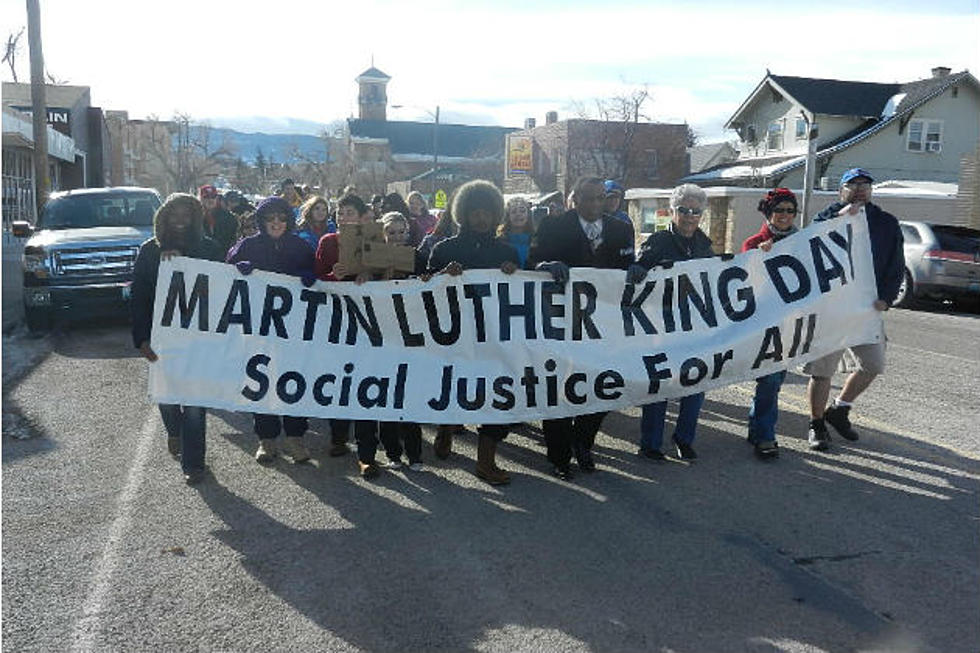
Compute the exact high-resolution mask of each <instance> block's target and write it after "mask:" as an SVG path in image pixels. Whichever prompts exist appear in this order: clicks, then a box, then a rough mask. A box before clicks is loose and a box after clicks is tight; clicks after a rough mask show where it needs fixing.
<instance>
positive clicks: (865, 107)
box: [769, 74, 902, 117]
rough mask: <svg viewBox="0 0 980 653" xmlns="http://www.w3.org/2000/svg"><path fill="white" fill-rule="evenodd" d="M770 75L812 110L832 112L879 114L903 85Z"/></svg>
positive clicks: (839, 113)
mask: <svg viewBox="0 0 980 653" xmlns="http://www.w3.org/2000/svg"><path fill="white" fill-rule="evenodd" d="M769 79H771V80H772V81H774V82H775V83H776V84H777V85H778V86H779V88H781V89H783V90H784V91H785V92H786V93H787V94H788V95H789V96H790V97H791V98H793V99H794V100H796V101H797V102H798V103H800V104H801V105H802V106H803V107H804V108H805V109H807V110H808V111H810V112H811V113H822V114H826V115H832V116H862V117H871V116H880V115H881V110H882V109H883V108H884V106H885V104H886V103H887V102H888V100H889V99H890V98H891V97H892V96H894V95H896V94H897V93H899V92H900V90H901V87H902V85H901V84H876V83H874V82H848V81H843V80H839V79H813V78H811V77H788V76H785V75H772V74H770V75H769Z"/></svg>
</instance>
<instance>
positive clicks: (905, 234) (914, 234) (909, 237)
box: [902, 224, 922, 245]
mask: <svg viewBox="0 0 980 653" xmlns="http://www.w3.org/2000/svg"><path fill="white" fill-rule="evenodd" d="M902 238H904V239H905V242H906V243H908V244H910V245H914V244H915V243H921V242H922V236H920V235H919V230H918V229H916V228H915V227H913V226H912V225H910V224H903V225H902Z"/></svg>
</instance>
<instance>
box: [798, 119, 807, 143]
mask: <svg viewBox="0 0 980 653" xmlns="http://www.w3.org/2000/svg"><path fill="white" fill-rule="evenodd" d="M805 139H806V120H803V118H797V119H796V140H798V141H802V140H805Z"/></svg>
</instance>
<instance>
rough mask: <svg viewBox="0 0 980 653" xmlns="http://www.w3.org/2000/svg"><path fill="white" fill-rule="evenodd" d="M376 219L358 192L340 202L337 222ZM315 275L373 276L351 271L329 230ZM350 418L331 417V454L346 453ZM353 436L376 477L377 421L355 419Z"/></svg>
mask: <svg viewBox="0 0 980 653" xmlns="http://www.w3.org/2000/svg"><path fill="white" fill-rule="evenodd" d="M373 220H374V214H373V213H372V211H371V209H370V207H368V206H367V205H366V204H365V203H364V200H362V199H361V198H360V197H358V196H357V195H353V194H347V195H344V196H343V197H342V198H340V201H339V202H337V224H338V225H339V226H343V225H346V224H366V223H368V222H372V221H373ZM316 276H317V278H319V279H322V280H324V281H353V282H354V283H358V284H360V283H364V282H365V281H368V280H369V279H370V278H371V275H370V274H369V273H367V272H361V273H359V274H356V275H355V274H349V271H348V270H347V267H346V266H345V265H344V264H343V263H341V262H340V233H339V231H338V232H337V233H328V234H326V235H324V236H323V237H322V238H320V243H319V245H317V248H316ZM351 423H352V421H351V420H346V419H331V420H330V443H331V446H330V451H329V453H330V455H331V456H343V455H344V454H346V453H347V451H348V448H347V438H348V433H349V431H350V427H351ZM353 426H354V439H355V440H356V441H357V465H358V469H359V470H360V473H361V476H362V477H364V478H374V477H376V476H377V475H378V473H379V469H378V464H377V462H376V461H375V456H376V455H377V451H378V423H377V422H376V421H371V420H354V421H353Z"/></svg>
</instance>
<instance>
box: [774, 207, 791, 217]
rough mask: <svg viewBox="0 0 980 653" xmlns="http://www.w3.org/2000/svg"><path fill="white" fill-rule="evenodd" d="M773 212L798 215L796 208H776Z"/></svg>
mask: <svg viewBox="0 0 980 653" xmlns="http://www.w3.org/2000/svg"><path fill="white" fill-rule="evenodd" d="M772 212H773V213H785V214H786V215H796V209H795V208H788V209H780V208H775V209H773V210H772Z"/></svg>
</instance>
